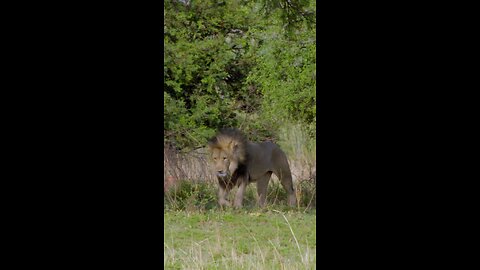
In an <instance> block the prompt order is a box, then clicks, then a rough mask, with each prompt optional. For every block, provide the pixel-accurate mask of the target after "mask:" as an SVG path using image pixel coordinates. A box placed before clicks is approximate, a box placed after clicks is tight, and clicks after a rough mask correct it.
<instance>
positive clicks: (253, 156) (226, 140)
mask: <svg viewBox="0 0 480 270" xmlns="http://www.w3.org/2000/svg"><path fill="white" fill-rule="evenodd" d="M208 148H209V152H210V156H211V161H212V162H213V167H214V169H215V172H216V175H217V178H218V184H219V190H218V203H219V205H220V206H231V205H232V204H231V203H230V202H229V201H228V200H227V196H228V193H229V191H230V190H231V189H232V188H233V187H235V186H237V187H238V189H237V192H236V194H235V199H234V203H233V206H234V207H236V208H240V207H242V202H243V197H244V193H245V189H246V187H247V185H248V184H249V183H251V182H257V192H258V204H259V206H260V207H264V206H265V201H266V198H267V187H268V182H269V181H270V177H271V175H272V173H274V174H275V175H276V176H277V177H278V179H279V180H280V183H281V184H282V186H283V188H284V189H285V190H286V191H287V194H288V204H289V205H290V206H295V205H296V203H297V198H296V196H295V191H294V188H293V182H292V173H291V171H290V167H289V165H288V160H287V156H286V155H285V153H284V152H283V151H282V150H281V149H280V147H278V146H277V145H276V144H274V143H272V142H262V143H253V142H249V141H248V140H247V139H246V138H245V136H244V135H243V134H242V133H241V132H240V131H239V130H238V129H235V128H225V129H221V130H220V131H219V132H218V133H217V135H216V136H214V137H213V138H211V139H210V140H209V141H208Z"/></svg>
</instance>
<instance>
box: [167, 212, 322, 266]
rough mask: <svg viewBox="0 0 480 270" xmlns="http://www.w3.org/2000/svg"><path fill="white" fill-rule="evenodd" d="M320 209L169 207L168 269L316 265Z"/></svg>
mask: <svg viewBox="0 0 480 270" xmlns="http://www.w3.org/2000/svg"><path fill="white" fill-rule="evenodd" d="M315 217H316V211H315V210H314V209H311V210H308V211H298V210H290V211H284V210H283V211H278V210H275V209H272V208H270V209H264V210H261V209H256V210H255V209H250V210H233V209H228V210H220V209H210V210H207V211H192V212H190V211H185V210H180V211H179V210H177V211H175V210H165V211H164V221H165V223H164V237H165V238H164V239H165V240H164V241H165V242H164V249H163V250H164V267H165V269H315V263H316V230H315Z"/></svg>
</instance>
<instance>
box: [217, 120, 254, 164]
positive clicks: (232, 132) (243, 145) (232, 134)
mask: <svg viewBox="0 0 480 270" xmlns="http://www.w3.org/2000/svg"><path fill="white" fill-rule="evenodd" d="M208 145H209V146H210V148H219V149H221V150H223V151H225V153H227V155H229V157H230V158H231V159H233V160H235V161H237V162H238V163H239V164H244V163H245V162H246V160H247V139H246V137H245V136H244V135H243V133H242V132H240V131H239V130H238V129H236V128H224V129H221V130H220V131H219V132H218V133H217V135H216V136H215V137H213V138H211V139H210V140H209V141H208Z"/></svg>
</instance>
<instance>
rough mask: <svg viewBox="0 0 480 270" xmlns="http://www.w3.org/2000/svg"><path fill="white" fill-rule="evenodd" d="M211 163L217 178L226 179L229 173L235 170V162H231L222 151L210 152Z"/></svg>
mask: <svg viewBox="0 0 480 270" xmlns="http://www.w3.org/2000/svg"><path fill="white" fill-rule="evenodd" d="M212 161H213V167H214V169H215V173H216V174H217V176H218V177H222V178H223V177H226V176H227V175H228V174H229V172H233V171H235V169H236V165H235V162H232V161H231V159H230V158H229V156H228V155H227V153H226V152H225V151H224V150H222V149H218V148H216V149H213V150H212Z"/></svg>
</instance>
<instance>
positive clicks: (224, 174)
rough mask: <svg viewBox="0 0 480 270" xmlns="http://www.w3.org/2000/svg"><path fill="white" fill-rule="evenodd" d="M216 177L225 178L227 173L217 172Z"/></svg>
mask: <svg viewBox="0 0 480 270" xmlns="http://www.w3.org/2000/svg"><path fill="white" fill-rule="evenodd" d="M217 176H218V177H225V176H227V173H226V172H223V171H218V172H217Z"/></svg>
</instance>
